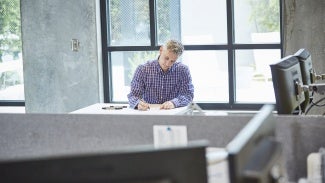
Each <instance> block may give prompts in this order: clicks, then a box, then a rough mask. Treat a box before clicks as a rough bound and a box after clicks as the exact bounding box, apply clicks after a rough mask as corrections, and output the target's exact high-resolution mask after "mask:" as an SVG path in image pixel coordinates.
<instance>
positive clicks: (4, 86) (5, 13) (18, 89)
mask: <svg viewBox="0 0 325 183" xmlns="http://www.w3.org/2000/svg"><path fill="white" fill-rule="evenodd" d="M21 45H22V44H21V22H20V0H1V1H0V105H24V102H23V101H24V100H25V97H24V80H23V63H22V51H21V50H22V49H21Z"/></svg>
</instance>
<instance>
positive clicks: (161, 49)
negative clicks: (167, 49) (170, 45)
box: [159, 46, 164, 55]
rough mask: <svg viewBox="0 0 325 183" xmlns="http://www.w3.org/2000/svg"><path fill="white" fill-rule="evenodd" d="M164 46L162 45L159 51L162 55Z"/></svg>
mask: <svg viewBox="0 0 325 183" xmlns="http://www.w3.org/2000/svg"><path fill="white" fill-rule="evenodd" d="M163 49H164V48H163V46H160V48H159V53H160V55H161V52H162V51H163Z"/></svg>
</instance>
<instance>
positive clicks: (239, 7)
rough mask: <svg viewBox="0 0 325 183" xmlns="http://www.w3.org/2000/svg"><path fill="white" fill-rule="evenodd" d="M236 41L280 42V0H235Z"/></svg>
mask: <svg viewBox="0 0 325 183" xmlns="http://www.w3.org/2000/svg"><path fill="white" fill-rule="evenodd" d="M234 11H235V12H234V14H235V15H234V16H235V21H234V25H235V26H234V27H235V42H236V43H280V5H279V0H245V1H242V0H235V1H234Z"/></svg>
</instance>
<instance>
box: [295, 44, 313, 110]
mask: <svg viewBox="0 0 325 183" xmlns="http://www.w3.org/2000/svg"><path fill="white" fill-rule="evenodd" d="M294 56H296V57H297V58H298V60H299V64H300V70H301V76H302V83H303V85H310V84H312V83H314V82H315V76H314V75H315V72H314V70H313V63H312V59H311V55H310V53H309V51H307V49H305V48H301V49H299V50H298V51H297V52H296V53H295V54H294ZM312 99H313V94H312V92H310V91H309V90H306V91H305V101H304V103H303V104H302V105H301V110H302V111H303V112H305V111H306V108H307V106H308V105H309V103H310V101H311V100H312Z"/></svg>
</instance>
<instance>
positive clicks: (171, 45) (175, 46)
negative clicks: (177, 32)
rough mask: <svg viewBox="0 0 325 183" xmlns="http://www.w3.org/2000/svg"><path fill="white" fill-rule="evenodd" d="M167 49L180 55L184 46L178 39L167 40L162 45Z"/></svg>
mask: <svg viewBox="0 0 325 183" xmlns="http://www.w3.org/2000/svg"><path fill="white" fill-rule="evenodd" d="M164 47H165V48H167V50H169V51H172V52H173V53H174V54H176V55H177V56H181V55H182V54H183V52H184V46H183V44H182V43H181V42H180V41H177V40H173V39H172V40H169V41H167V42H166V43H165V45H164Z"/></svg>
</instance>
